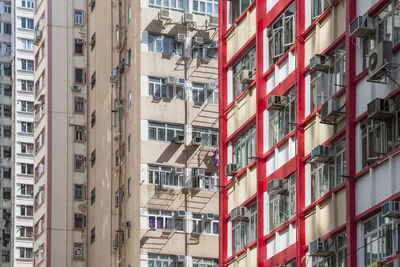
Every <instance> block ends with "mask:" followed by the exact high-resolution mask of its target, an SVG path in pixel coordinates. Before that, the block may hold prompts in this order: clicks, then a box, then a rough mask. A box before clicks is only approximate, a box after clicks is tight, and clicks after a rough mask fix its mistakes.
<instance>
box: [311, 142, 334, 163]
mask: <svg viewBox="0 0 400 267" xmlns="http://www.w3.org/2000/svg"><path fill="white" fill-rule="evenodd" d="M332 158H333V157H332V153H331V148H330V146H322V145H319V146H317V147H315V148H314V149H313V150H312V151H311V160H312V161H313V162H320V163H326V162H328V161H330V160H332Z"/></svg>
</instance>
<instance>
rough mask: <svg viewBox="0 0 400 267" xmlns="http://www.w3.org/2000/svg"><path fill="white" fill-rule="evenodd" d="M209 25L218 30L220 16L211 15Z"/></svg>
mask: <svg viewBox="0 0 400 267" xmlns="http://www.w3.org/2000/svg"><path fill="white" fill-rule="evenodd" d="M207 25H208V26H209V27H211V28H218V16H217V15H210V16H209V17H208V20H207Z"/></svg>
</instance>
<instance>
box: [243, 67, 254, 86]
mask: <svg viewBox="0 0 400 267" xmlns="http://www.w3.org/2000/svg"><path fill="white" fill-rule="evenodd" d="M254 74H255V73H254V71H252V70H241V71H240V73H239V80H240V83H242V84H249V83H252V82H253V81H254V79H255V77H254V76H255V75H254Z"/></svg>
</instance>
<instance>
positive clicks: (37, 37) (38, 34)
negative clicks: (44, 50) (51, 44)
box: [33, 30, 43, 45]
mask: <svg viewBox="0 0 400 267" xmlns="http://www.w3.org/2000/svg"><path fill="white" fill-rule="evenodd" d="M42 37H43V32H42V30H36V31H35V37H34V40H33V43H34V44H35V45H37V44H39V43H40V40H42Z"/></svg>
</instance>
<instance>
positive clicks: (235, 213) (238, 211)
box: [231, 207, 247, 222]
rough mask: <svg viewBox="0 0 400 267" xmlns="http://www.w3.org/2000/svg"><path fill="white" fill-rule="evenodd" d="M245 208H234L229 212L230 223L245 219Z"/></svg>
mask: <svg viewBox="0 0 400 267" xmlns="http://www.w3.org/2000/svg"><path fill="white" fill-rule="evenodd" d="M246 212H247V208H246V207H236V208H234V209H233V210H231V221H232V222H234V221H243V220H246V219H247V216H246Z"/></svg>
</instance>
